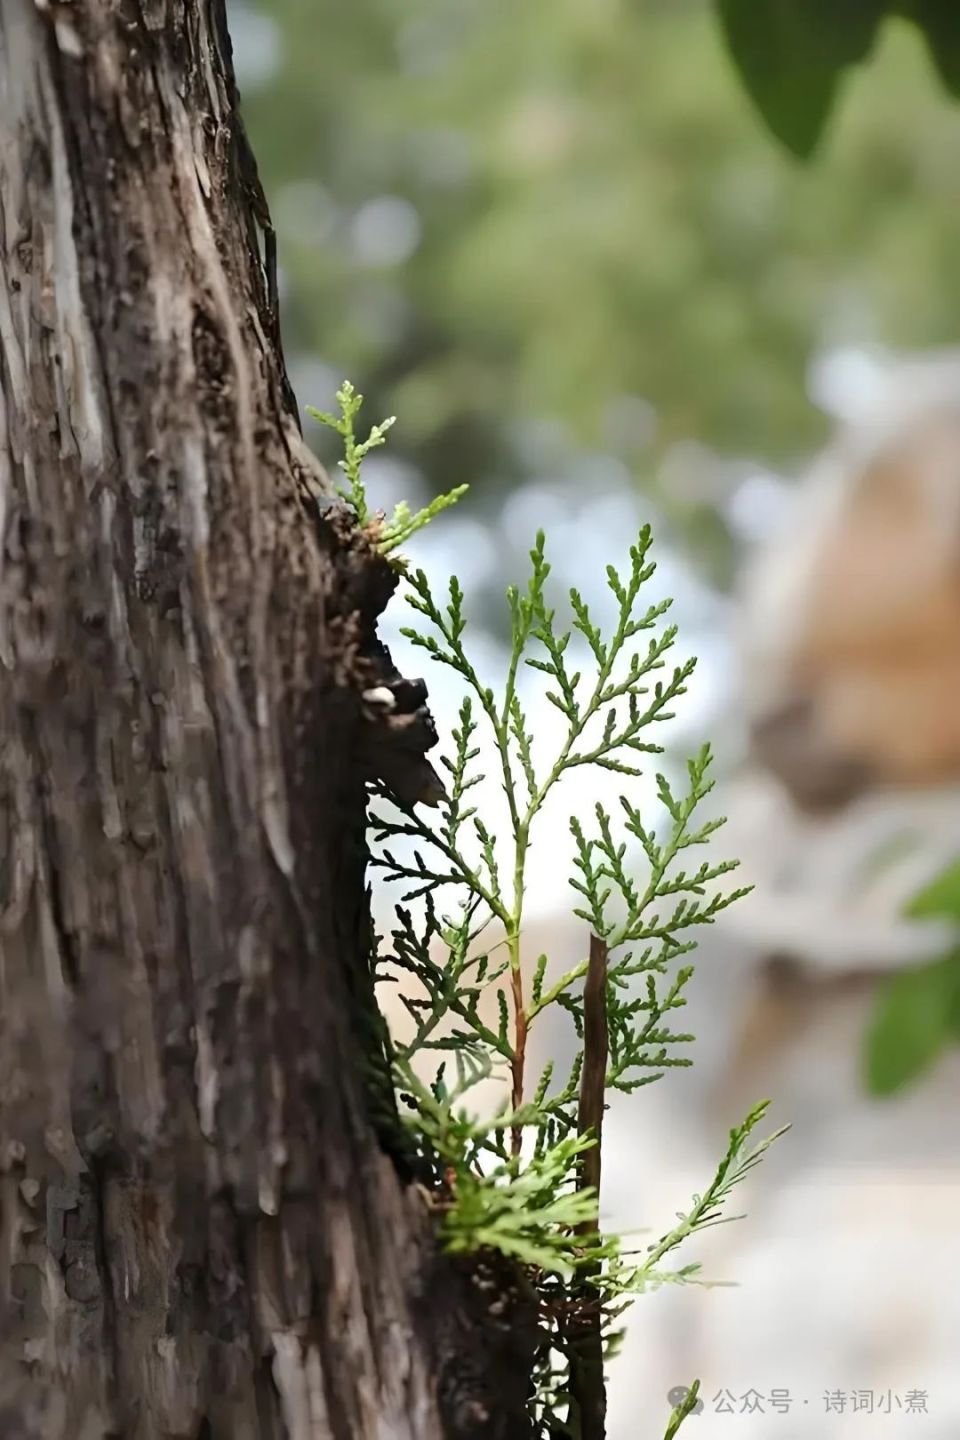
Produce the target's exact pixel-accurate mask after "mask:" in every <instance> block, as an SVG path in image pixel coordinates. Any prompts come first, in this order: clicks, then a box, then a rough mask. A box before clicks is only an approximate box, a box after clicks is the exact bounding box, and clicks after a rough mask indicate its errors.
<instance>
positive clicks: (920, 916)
mask: <svg viewBox="0 0 960 1440" xmlns="http://www.w3.org/2000/svg"><path fill="white" fill-rule="evenodd" d="M906 914H907V915H908V916H909V918H910V919H911V920H934V919H941V918H944V917H946V918H947V919H949V920H957V921H960V860H955V861H954V862H953V863H952V864H951V865H948V866H947V868H946V870H943V871H941V873H940V874H939V875H938V876H937V878H936V879H935V880H932V881H931V882H930V884H929V885H927V886H925V887H924V889H923V890H921V891H920V893H919V894H918V895H915V896H914V898H913V899H912V900H911V901H910V903H909V905H908V906H907V908H906Z"/></svg>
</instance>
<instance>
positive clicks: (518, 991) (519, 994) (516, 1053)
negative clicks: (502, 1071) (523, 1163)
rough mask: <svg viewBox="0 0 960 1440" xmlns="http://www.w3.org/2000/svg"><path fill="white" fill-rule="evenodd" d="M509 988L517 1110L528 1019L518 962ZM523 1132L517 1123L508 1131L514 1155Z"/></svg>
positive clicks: (514, 967) (513, 1097)
mask: <svg viewBox="0 0 960 1440" xmlns="http://www.w3.org/2000/svg"><path fill="white" fill-rule="evenodd" d="M510 984H511V989H512V992H513V1029H514V1038H513V1060H512V1062H511V1073H512V1078H513V1087H512V1093H511V1102H512V1107H513V1109H514V1110H518V1109H519V1108H520V1106H521V1105H522V1104H523V1077H524V1070H525V1067H526V1059H527V1030H528V1028H529V1021H528V1019H527V1007H526V1002H525V1000H524V995H523V975H522V974H521V971H520V966H519V964H518V963H516V961H515V963H514V965H513V971H512V974H511V977H510ZM522 1138H523V1133H522V1131H521V1128H520V1126H519V1125H514V1127H513V1129H512V1130H511V1132H510V1148H511V1150H512V1152H513V1154H514V1155H519V1154H520V1144H521V1140H522Z"/></svg>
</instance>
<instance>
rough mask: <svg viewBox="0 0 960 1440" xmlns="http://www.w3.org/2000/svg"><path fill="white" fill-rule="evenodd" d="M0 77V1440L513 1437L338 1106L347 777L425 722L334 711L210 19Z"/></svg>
mask: <svg viewBox="0 0 960 1440" xmlns="http://www.w3.org/2000/svg"><path fill="white" fill-rule="evenodd" d="M0 85H2V94H0V142H2V145H0V201H2V215H0V227H2V228H0V272H2V273H0V342H2V350H0V354H2V374H0V381H2V383H0V526H2V536H3V550H2V576H0V1433H2V1435H3V1436H4V1437H5V1440H20V1437H28V1436H29V1437H40V1436H43V1437H51V1440H99V1437H105V1436H108V1435H109V1436H123V1437H125V1440H127V1437H129V1440H155V1437H156V1440H159V1437H196V1440H201V1437H216V1440H219V1437H223V1440H227V1437H229V1440H265V1437H269V1440H280V1437H291V1440H313V1437H327V1436H331V1437H336V1440H347V1437H350V1440H363V1437H372V1436H377V1437H387V1436H389V1437H396V1440H406V1437H411V1440H412V1437H427V1440H429V1437H433V1436H439V1435H440V1434H441V1433H447V1434H450V1435H461V1434H464V1435H465V1434H475V1435H490V1436H495V1435H503V1436H510V1437H512V1436H514V1435H516V1436H519V1435H521V1434H523V1433H524V1431H523V1425H522V1421H521V1420H520V1419H519V1418H518V1417H519V1415H520V1413H521V1411H522V1400H523V1390H524V1383H525V1375H526V1369H527V1365H528V1362H529V1340H523V1339H521V1341H520V1342H519V1343H518V1342H517V1338H516V1336H517V1332H516V1329H515V1327H514V1326H513V1319H514V1316H513V1312H512V1311H511V1309H510V1307H509V1306H508V1307H507V1309H506V1315H507V1319H506V1320H505V1321H504V1322H503V1323H502V1326H501V1329H500V1330H499V1331H497V1332H495V1333H493V1334H491V1331H490V1326H489V1325H488V1324H487V1321H486V1311H485V1307H487V1306H488V1304H489V1299H490V1295H491V1293H492V1292H491V1290H490V1289H489V1288H487V1289H484V1288H483V1287H484V1286H485V1285H486V1286H487V1287H490V1286H491V1285H492V1286H493V1293H496V1295H497V1297H498V1299H499V1298H500V1290H501V1289H502V1288H503V1285H502V1282H501V1280H499V1279H496V1278H493V1279H491V1275H490V1274H489V1273H484V1272H482V1271H480V1272H478V1271H477V1268H476V1267H466V1268H465V1267H462V1266H461V1267H458V1268H457V1269H456V1270H453V1269H451V1268H450V1267H449V1266H447V1265H445V1263H444V1262H443V1261H442V1259H441V1258H439V1257H437V1256H436V1254H435V1251H434V1247H433V1242H432V1238H431V1231H430V1225H429V1220H428V1217H427V1216H426V1212H425V1207H424V1205H423V1202H422V1200H421V1199H420V1197H419V1195H418V1193H417V1191H416V1189H415V1188H406V1189H405V1188H403V1186H402V1185H401V1183H400V1182H399V1181H398V1179H397V1177H396V1175H395V1173H394V1169H393V1166H392V1165H391V1163H390V1162H389V1161H388V1160H387V1159H386V1158H385V1157H384V1155H383V1154H382V1153H381V1151H380V1148H379V1146H378V1144H377V1142H376V1140H375V1138H374V1135H373V1133H372V1127H371V1124H370V1122H369V1120H368V1113H369V1106H368V1104H367V1102H366V1100H365V1098H364V1093H365V1092H364V1082H363V1076H362V1073H361V1071H362V1068H363V1067H362V1065H361V1062H360V1057H359V1055H358V1046H357V1043H356V1040H357V1034H358V1028H357V1023H356V1015H357V1013H358V1005H359V1007H360V1008H361V1010H362V1008H363V1006H364V1005H366V1004H367V1003H368V1001H369V994H368V989H369V983H368V976H367V972H366V969H365V966H366V954H365V943H366V941H365V936H366V933H367V928H368V920H367V912H366V899H365V895H364V888H363V887H364V860H365V850H364V840H363V825H364V805H365V796H364V784H363V779H364V767H365V766H366V767H368V768H369V767H370V766H371V764H372V765H373V766H374V768H376V767H377V766H379V767H380V768H381V769H382V770H383V771H384V772H385V773H386V772H387V771H388V769H390V767H391V766H392V772H391V779H392V780H393V781H394V782H395V783H399V782H400V780H401V779H403V781H404V783H409V785H410V786H412V788H413V789H414V790H415V789H416V785H417V784H418V783H419V781H418V772H417V766H418V764H421V765H422V764H423V763H424V762H423V761H422V751H423V748H424V744H425V743H426V740H427V739H428V738H429V736H428V734H427V726H426V725H425V724H424V722H423V716H422V714H421V715H420V716H419V717H412V718H411V719H410V720H409V722H406V721H405V722H404V723H405V724H407V730H406V732H405V734H404V735H400V736H392V735H391V734H390V733H388V732H386V731H385V730H384V731H381V730H378V729H377V728H376V727H375V725H374V722H373V720H372V719H371V718H370V717H367V719H365V718H364V715H363V709H362V700H361V693H362V690H363V689H364V688H365V686H366V685H367V684H369V683H370V680H371V677H377V676H380V675H382V674H384V673H389V672H388V671H387V670H386V667H387V666H388V661H387V659H386V657H385V656H384V655H383V654H382V653H380V652H378V651H377V649H376V646H375V642H374V641H373V639H372V634H373V625H374V622H375V618H376V614H377V612H378V611H379V609H381V608H382V605H383V604H384V603H385V601H386V599H387V597H388V596H389V593H390V589H391V585H392V579H391V576H390V574H389V572H388V570H387V569H386V567H385V566H384V565H383V563H382V562H380V561H378V560H377V559H376V557H375V556H374V555H373V553H372V552H371V551H370V550H369V548H368V547H367V546H366V545H365V543H364V541H363V538H362V537H359V536H357V535H354V534H351V533H350V532H349V527H348V526H347V525H346V524H345V523H344V521H343V517H342V516H339V517H338V516H336V515H334V517H333V519H330V518H329V517H328V518H327V519H326V520H324V519H321V518H319V512H318V507H317V496H318V495H320V494H322V492H323V489H324V482H323V478H322V476H321V475H320V474H319V472H318V469H317V467H316V465H315V463H314V462H313V460H312V458H311V457H310V455H309V453H308V452H307V451H306V449H305V447H304V446H303V443H302V441H301V438H300V435H299V431H298V428H297V426H296V423H295V420H294V418H293V414H292V412H291V410H290V408H289V405H288V402H287V396H288V389H287V386H286V381H285V376H284V373H283V363H282V358H281V356H280V354H279V349H278V346H277V343H276V336H275V332H274V317H273V314H272V311H271V308H270V306H269V303H268V297H267V291H266V286H265V284H264V277H263V272H262V268H261V264H260V259H259V255H258V252H257V248H256V247H257V240H256V235H257V232H256V222H257V221H258V220H259V221H263V219H264V218H265V216H264V210H263V205H262V197H261V196H260V194H259V187H258V184H257V182H256V180H255V172H252V171H251V169H250V166H249V164H248V162H247V159H246V156H247V154H248V152H247V151H246V147H245V142H244V140H243V137H242V132H241V131H240V129H239V126H238V122H237V117H236V113H235V95H234V92H233V84H232V78H231V70H230V62H229V45H228V41H227V39H226V26H225V20H224V15H223V10H222V0H209V3H208V0H110V3H108V0H72V3H56V0H0ZM393 678H395V677H393ZM420 698H421V697H419V696H416V695H415V696H414V699H413V701H412V702H411V708H415V705H416V704H417V703H419V700H420ZM399 708H401V709H402V708H403V707H402V706H401V707H399ZM394 738H397V739H399V740H400V741H401V743H402V745H403V746H405V747H406V748H405V749H403V750H402V753H401V751H400V750H398V749H397V747H395V746H394V748H393V749H391V746H392V743H393V739H394ZM398 755H400V756H401V758H400V759H398V758H397V756H398ZM391 757H393V758H392V759H391ZM361 1029H362V1027H361ZM368 1059H369V1057H368ZM478 1274H479V1280H480V1282H481V1283H480V1284H478V1283H476V1282H477V1278H478ZM428 1287H430V1288H431V1293H430V1296H429V1302H428V1303H426V1304H424V1303H421V1302H420V1301H419V1300H418V1297H420V1296H422V1295H423V1294H424V1291H425V1289H427V1288H428ZM471 1296H472V1297H475V1298H473V1299H471V1298H469V1297H471ZM503 1308H504V1307H503V1306H502V1305H501V1306H499V1310H501V1311H502V1310H503ZM508 1322H509V1323H508ZM464 1352H467V1357H468V1358H467V1359H466V1360H465V1359H464ZM493 1395H496V1401H494V1400H493V1399H492V1398H491V1397H492V1396H493ZM438 1396H439V1399H438ZM444 1427H445V1428H444Z"/></svg>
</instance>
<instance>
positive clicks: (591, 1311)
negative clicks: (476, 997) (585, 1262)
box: [568, 935, 609, 1440]
mask: <svg viewBox="0 0 960 1440" xmlns="http://www.w3.org/2000/svg"><path fill="white" fill-rule="evenodd" d="M608 953H609V951H608V946H607V942H606V941H605V940H602V939H601V938H600V937H599V936H598V935H591V936H590V959H589V961H588V963H587V979H586V983H585V985H584V989H583V1072H582V1075H581V1079H580V1106H579V1109H578V1112H577V1130H578V1132H579V1133H580V1134H581V1135H592V1136H593V1138H594V1141H595V1143H594V1144H593V1145H592V1146H591V1147H590V1149H589V1150H587V1151H585V1152H584V1154H583V1156H582V1157H581V1163H580V1179H579V1189H581V1190H587V1189H589V1190H592V1191H593V1192H594V1194H595V1195H596V1196H597V1203H598V1204H599V1198H600V1167H601V1142H602V1138H603V1109H604V1096H605V1092H606V1080H607V1054H608V1049H609V1036H608V1028H607V962H608ZM595 1230H596V1225H595V1223H594V1222H592V1221H590V1220H587V1221H584V1222H582V1223H581V1224H580V1225H578V1226H577V1231H578V1233H579V1234H581V1235H584V1236H591V1235H593V1234H594V1232H595ZM593 1269H594V1267H592V1266H591V1267H590V1268H589V1269H588V1268H587V1267H584V1269H583V1270H582V1271H581V1272H580V1273H581V1275H582V1277H583V1279H582V1281H581V1283H580V1285H579V1287H578V1288H579V1299H580V1313H579V1316H578V1318H577V1319H576V1320H575V1321H574V1325H573V1333H572V1335H571V1337H570V1338H571V1342H572V1343H571V1347H570V1396H571V1401H570V1415H569V1421H568V1423H569V1425H570V1428H571V1430H572V1432H573V1433H574V1434H575V1435H576V1436H577V1437H578V1440H605V1436H606V1433H607V1428H606V1417H607V1392H606V1386H605V1384H604V1378H603V1311H602V1307H601V1297H600V1294H599V1292H598V1290H597V1287H596V1286H595V1285H594V1284H592V1283H591V1278H592V1275H591V1272H592V1271H593Z"/></svg>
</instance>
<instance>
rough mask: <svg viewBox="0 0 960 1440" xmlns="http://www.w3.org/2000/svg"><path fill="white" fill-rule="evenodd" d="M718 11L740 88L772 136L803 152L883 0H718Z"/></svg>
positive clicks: (859, 54)
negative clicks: (740, 83) (748, 97)
mask: <svg viewBox="0 0 960 1440" xmlns="http://www.w3.org/2000/svg"><path fill="white" fill-rule="evenodd" d="M718 10H719V14H720V20H721V23H722V25H723V30H724V35H725V37H726V42H727V47H728V49H729V51H730V54H731V57H732V59H733V62H734V64H735V65H736V67H737V69H738V71H739V72H740V76H741V78H742V80H743V83H744V85H745V87H746V89H747V93H748V94H749V95H750V98H751V99H752V100H753V102H754V104H755V105H756V106H757V108H758V109H759V111H760V113H761V114H762V115H763V118H764V120H765V121H766V122H767V124H768V126H769V127H770V129H771V130H772V131H773V133H774V135H776V137H777V139H778V140H781V141H782V142H783V144H784V145H786V146H787V148H788V149H789V150H792V151H793V153H794V154H795V155H798V156H800V157H801V158H803V159H806V158H807V157H808V156H809V155H811V154H812V153H813V151H814V149H815V148H816V145H817V141H818V140H819V139H820V137H821V135H822V133H823V129H824V126H825V124H826V121H827V118H828V116H829V114H830V109H831V106H832V104H833V100H834V97H835V95H836V90H837V83H838V80H839V78H840V75H841V73H842V71H843V70H845V69H846V68H847V66H849V65H855V64H857V63H858V62H859V61H861V60H863V59H865V58H866V56H867V54H868V53H869V51H870V48H871V46H872V44H873V41H874V38H875V36H876V33H877V27H878V25H879V22H880V20H881V18H882V16H883V12H884V0H718ZM928 33H929V32H928Z"/></svg>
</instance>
